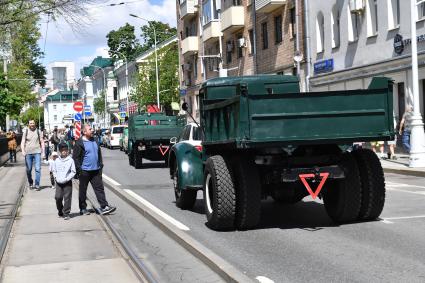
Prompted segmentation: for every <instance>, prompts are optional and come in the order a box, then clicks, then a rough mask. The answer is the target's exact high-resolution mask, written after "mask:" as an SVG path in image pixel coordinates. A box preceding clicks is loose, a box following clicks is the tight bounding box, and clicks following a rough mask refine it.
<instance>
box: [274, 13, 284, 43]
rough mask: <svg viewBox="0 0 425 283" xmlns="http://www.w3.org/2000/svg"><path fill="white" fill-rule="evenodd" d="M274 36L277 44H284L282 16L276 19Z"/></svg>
mask: <svg viewBox="0 0 425 283" xmlns="http://www.w3.org/2000/svg"><path fill="white" fill-rule="evenodd" d="M274 36H275V43H276V44H278V43H281V42H282V15H279V16H277V17H274Z"/></svg>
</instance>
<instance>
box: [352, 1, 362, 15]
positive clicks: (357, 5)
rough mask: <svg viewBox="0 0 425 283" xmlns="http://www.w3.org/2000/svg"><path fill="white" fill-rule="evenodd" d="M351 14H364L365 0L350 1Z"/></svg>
mask: <svg viewBox="0 0 425 283" xmlns="http://www.w3.org/2000/svg"><path fill="white" fill-rule="evenodd" d="M349 5H350V12H351V13H362V12H363V11H364V9H365V0H350V3H349Z"/></svg>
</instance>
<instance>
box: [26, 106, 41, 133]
mask: <svg viewBox="0 0 425 283" xmlns="http://www.w3.org/2000/svg"><path fill="white" fill-rule="evenodd" d="M38 119H40V123H39V121H38ZM30 120H34V121H35V122H36V123H37V125H38V126H39V128H40V129H42V128H44V108H43V106H38V103H37V104H34V105H32V106H31V107H30V108H28V109H27V111H25V112H24V113H22V115H21V116H20V121H21V122H22V123H23V124H25V125H27V124H28V121H30Z"/></svg>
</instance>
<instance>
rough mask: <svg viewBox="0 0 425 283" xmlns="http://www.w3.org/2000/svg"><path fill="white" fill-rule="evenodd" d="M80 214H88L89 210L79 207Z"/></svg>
mask: <svg viewBox="0 0 425 283" xmlns="http://www.w3.org/2000/svg"><path fill="white" fill-rule="evenodd" d="M80 215H90V211H88V210H87V209H85V208H84V209H81V210H80Z"/></svg>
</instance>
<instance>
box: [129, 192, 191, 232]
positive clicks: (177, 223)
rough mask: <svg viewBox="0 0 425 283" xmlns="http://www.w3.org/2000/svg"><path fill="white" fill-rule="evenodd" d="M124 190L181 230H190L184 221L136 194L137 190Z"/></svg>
mask: <svg viewBox="0 0 425 283" xmlns="http://www.w3.org/2000/svg"><path fill="white" fill-rule="evenodd" d="M124 191H125V192H126V193H127V194H129V195H131V196H132V197H134V198H135V199H137V200H138V201H139V202H141V203H142V204H144V205H145V206H147V207H149V208H150V209H151V210H153V211H154V212H155V213H156V214H158V215H159V216H161V217H162V218H164V219H165V220H167V221H168V222H170V223H171V224H173V225H174V226H176V227H177V228H179V229H180V230H183V231H189V230H190V229H189V227H187V226H186V225H184V224H183V223H181V222H180V221H178V220H176V219H174V218H173V217H171V216H170V215H168V214H167V213H165V212H163V211H162V210H160V209H159V208H157V207H156V206H154V205H153V204H151V203H150V202H149V201H147V200H145V199H144V198H142V197H141V196H140V195H138V194H136V193H135V192H133V191H132V190H129V189H124Z"/></svg>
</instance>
